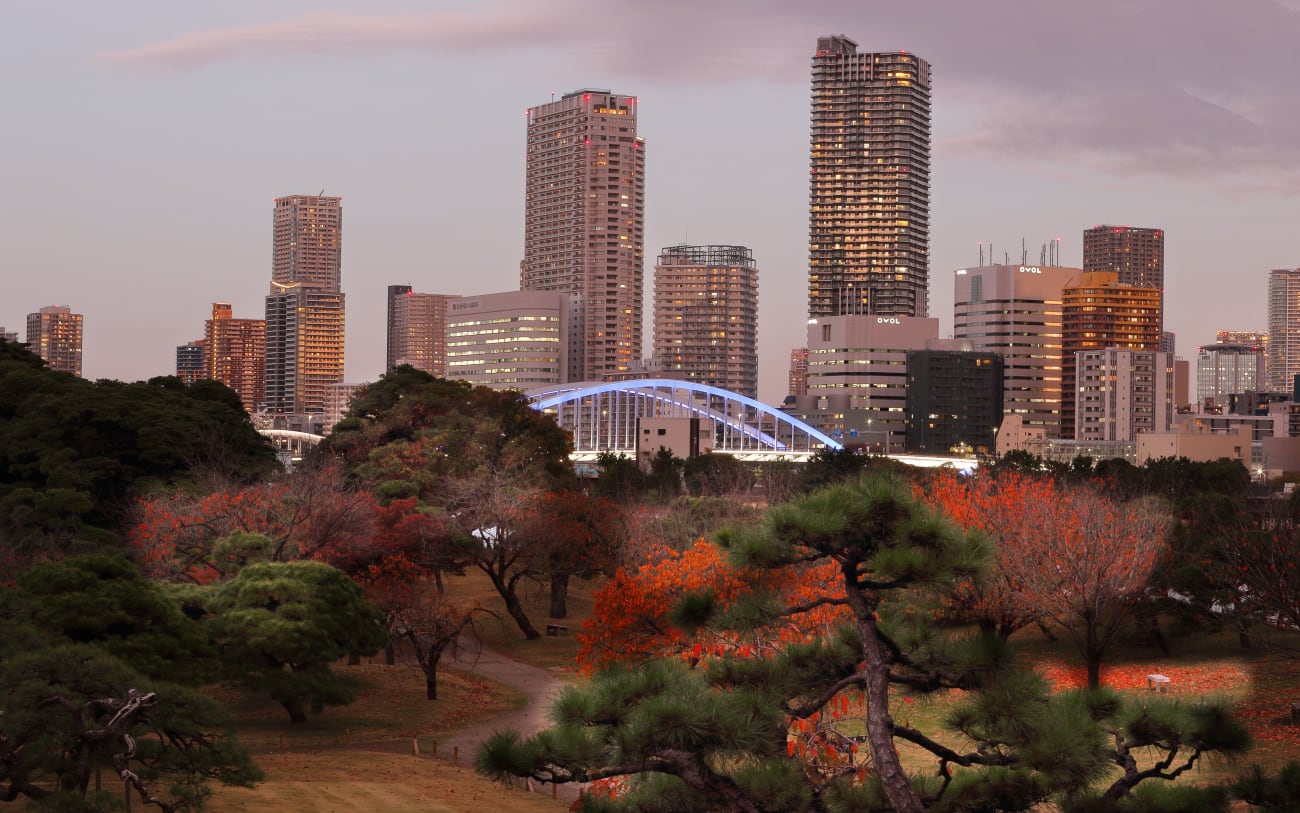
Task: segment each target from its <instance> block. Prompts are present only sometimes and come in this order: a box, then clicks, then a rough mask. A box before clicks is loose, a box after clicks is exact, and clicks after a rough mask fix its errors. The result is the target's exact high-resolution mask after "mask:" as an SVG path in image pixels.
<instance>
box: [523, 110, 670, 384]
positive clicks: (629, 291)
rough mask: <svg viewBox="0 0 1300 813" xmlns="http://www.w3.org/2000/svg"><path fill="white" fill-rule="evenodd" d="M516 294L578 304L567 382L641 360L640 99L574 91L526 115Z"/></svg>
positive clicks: (642, 179)
mask: <svg viewBox="0 0 1300 813" xmlns="http://www.w3.org/2000/svg"><path fill="white" fill-rule="evenodd" d="M526 169H527V177H526V181H525V203H524V260H523V263H522V264H521V266H520V287H521V288H522V289H524V290H531V291H558V292H561V293H567V294H577V295H578V297H577V298H575V299H573V300H572V302H573V304H574V307H575V309H576V312H575V314H574V316H575V319H576V321H575V323H574V330H575V335H574V337H573V339H574V340H573V342H572V343H571V344H570V348H569V353H570V358H569V363H568V365H567V368H568V370H569V375H570V378H571V380H575V381H577V380H591V381H598V380H602V379H604V378H606V377H608V376H611V375H614V374H617V373H620V372H624V371H626V370H627V369H628V367H629V366H630V365H631V364H632V362H634V361H639V360H640V359H641V353H642V348H641V343H642V341H641V322H642V297H643V290H642V289H643V287H644V278H645V267H644V263H645V238H644V230H645V141H644V140H643V139H641V138H640V137H639V136H638V135H637V99H636V98H635V97H633V96H622V95H619V94H616V93H612V92H610V91H608V90H590V89H588V90H577V91H574V92H572V93H567V94H565V95H564V96H563V97H561V98H560V99H559V100H557V101H551V102H548V103H546V104H541V105H538V106H536V107H533V108H530V109H529V111H528V156H527V166H526Z"/></svg>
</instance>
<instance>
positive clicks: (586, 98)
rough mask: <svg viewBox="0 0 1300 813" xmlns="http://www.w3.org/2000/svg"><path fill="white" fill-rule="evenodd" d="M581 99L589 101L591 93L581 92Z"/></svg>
mask: <svg viewBox="0 0 1300 813" xmlns="http://www.w3.org/2000/svg"><path fill="white" fill-rule="evenodd" d="M582 100H583V101H584V102H589V101H591V94H590V93H584V94H582Z"/></svg>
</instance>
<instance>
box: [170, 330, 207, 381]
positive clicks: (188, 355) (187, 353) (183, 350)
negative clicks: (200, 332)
mask: <svg viewBox="0 0 1300 813" xmlns="http://www.w3.org/2000/svg"><path fill="white" fill-rule="evenodd" d="M206 345H207V342H206V341H205V340H203V339H195V340H194V341H192V342H186V343H185V344H182V345H179V346H177V348H176V377H177V378H179V379H180V380H181V382H182V383H185V384H193V383H194V382H195V381H199V380H201V379H204V378H207V377H208V375H207V372H206V370H205V367H204V364H203V356H204V352H203V348H204V347H205V346H206Z"/></svg>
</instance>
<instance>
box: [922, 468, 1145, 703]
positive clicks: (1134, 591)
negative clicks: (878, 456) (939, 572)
mask: <svg viewBox="0 0 1300 813" xmlns="http://www.w3.org/2000/svg"><path fill="white" fill-rule="evenodd" d="M929 495H930V498H931V499H932V500H933V501H934V503H935V504H936V505H938V506H940V507H941V508H942V509H943V510H944V511H945V512H947V513H948V514H949V515H950V516H951V517H952V518H953V519H954V520H955V521H956V522H957V523H958V524H960V525H963V526H965V527H968V528H976V529H979V530H981V531H984V532H986V533H988V534H989V535H990V536H991V537H992V538H993V540H994V541H995V542H996V544H997V548H998V552H997V557H996V562H995V565H994V568H993V571H992V572H991V573H990V574H989V575H988V576H986V577H984V578H983V579H981V580H978V581H973V582H969V583H967V584H966V585H964V590H965V593H964V596H965V598H966V599H967V600H968V601H969V606H970V608H971V609H972V611H973V612H974V613H975V615H976V616H977V617H980V618H982V619H984V620H985V621H986V623H988V622H990V621H992V622H996V623H997V624H998V625H999V627H1001V629H1002V630H1003V631H1008V630H1010V629H1014V628H1015V626H1017V625H1023V624H1025V623H1028V622H1030V621H1033V620H1035V619H1036V618H1039V617H1041V618H1044V619H1048V620H1050V621H1052V622H1055V623H1056V624H1058V625H1060V626H1061V627H1063V628H1064V629H1065V630H1067V631H1068V633H1069V634H1070V637H1071V640H1072V641H1073V642H1074V644H1075V647H1076V648H1077V649H1078V651H1079V654H1080V655H1081V656H1082V657H1083V661H1084V665H1085V666H1086V668H1087V672H1088V685H1089V686H1091V687H1093V688H1096V687H1097V686H1099V685H1100V682H1101V663H1102V659H1103V657H1104V656H1105V654H1106V652H1107V651H1108V650H1109V649H1110V648H1111V647H1112V646H1113V645H1114V643H1115V641H1116V638H1117V636H1118V635H1119V633H1120V631H1121V630H1122V629H1123V628H1124V626H1125V624H1127V623H1128V622H1129V620H1130V619H1131V618H1132V617H1133V613H1134V610H1135V609H1136V608H1137V607H1138V606H1139V605H1140V604H1141V603H1142V601H1143V600H1144V599H1145V598H1146V590H1147V587H1148V585H1149V584H1150V582H1151V579H1152V577H1153V575H1154V573H1155V572H1156V569H1157V567H1158V566H1159V565H1160V564H1161V562H1162V560H1163V558H1164V557H1165V555H1166V553H1167V551H1168V544H1169V543H1168V538H1167V535H1168V531H1169V525H1170V519H1169V515H1168V513H1167V511H1166V510H1165V509H1164V507H1163V506H1162V505H1161V504H1160V503H1159V502H1157V501H1155V500H1151V499H1143V500H1130V501H1127V502H1121V501H1117V500H1114V499H1112V498H1110V497H1107V496H1105V495H1103V494H1101V493H1099V492H1098V491H1096V490H1094V489H1092V488H1089V487H1087V486H1085V485H1069V484H1062V483H1060V482H1058V481H1056V480H1054V479H1051V478H1047V477H1037V476H1034V475H1030V474H1023V473H1017V472H1008V473H1003V474H1000V475H998V476H996V477H994V476H986V475H980V476H976V477H973V478H964V479H959V478H956V477H940V478H938V479H937V480H935V481H934V484H933V486H932V487H931V488H930V489H929ZM1008 634H1009V632H1008Z"/></svg>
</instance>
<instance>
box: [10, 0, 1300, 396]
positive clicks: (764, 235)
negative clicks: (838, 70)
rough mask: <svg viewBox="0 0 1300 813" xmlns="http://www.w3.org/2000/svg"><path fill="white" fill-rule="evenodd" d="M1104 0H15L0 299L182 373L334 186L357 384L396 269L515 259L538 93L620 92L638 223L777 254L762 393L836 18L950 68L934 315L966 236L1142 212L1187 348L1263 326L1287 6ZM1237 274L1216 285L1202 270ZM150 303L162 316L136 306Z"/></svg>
mask: <svg viewBox="0 0 1300 813" xmlns="http://www.w3.org/2000/svg"><path fill="white" fill-rule="evenodd" d="M1103 5H1104V8H1098V7H1097V6H1096V5H1095V4H1089V5H1087V6H1085V5H1083V4H1077V3H1067V2H1057V3H1051V2H1049V3H1039V4H1029V3H1026V2H1010V0H998V2H991V3H989V4H986V5H981V6H980V7H979V8H950V7H948V6H944V7H943V8H944V13H943V14H937V13H935V10H936V8H938V5H937V4H936V3H934V2H929V3H927V2H918V3H915V4H911V5H909V6H908V7H906V8H886V9H872V10H866V9H862V8H860V7H858V6H857V5H856V4H851V3H848V2H811V3H809V4H805V5H804V6H802V7H800V9H798V10H797V11H796V10H794V9H793V8H791V9H786V8H785V6H784V4H777V3H774V2H768V0H759V2H754V3H751V4H747V5H746V7H745V8H744V9H743V11H744V13H743V14H741V13H739V10H737V9H735V8H733V7H731V6H727V5H720V6H718V7H710V8H707V9H698V8H694V7H691V8H690V10H689V11H688V7H687V6H686V5H685V4H682V3H677V2H667V3H665V4H662V5H656V6H655V7H654V8H653V9H651V8H643V7H639V6H636V5H635V4H615V6H614V7H612V8H610V9H608V12H609V13H608V14H606V13H605V12H606V7H605V6H601V7H597V6H595V5H594V4H590V3H586V2H570V3H543V2H538V3H531V4H526V5H525V4H520V3H486V4H481V5H480V4H475V5H472V6H464V7H461V8H460V10H459V11H458V12H452V11H446V10H444V11H437V12H429V11H427V9H426V6H425V4H417V3H414V2H396V1H393V2H380V3H377V4H361V3H359V2H346V3H345V2H337V3H298V4H295V5H292V6H288V7H281V8H280V9H279V10H267V9H266V7H265V6H264V5H263V4H254V3H251V2H246V1H243V0H236V1H235V2H232V3H230V4H226V5H224V6H223V7H222V8H220V9H219V10H218V9H208V10H202V9H188V8H187V9H181V8H177V7H173V6H170V5H167V4H163V3H160V2H150V1H149V0H146V1H145V2H142V3H141V5H140V9H139V12H140V13H138V14H136V15H133V16H132V17H131V18H130V19H127V18H126V16H125V15H120V14H116V13H114V12H113V11H111V10H109V9H101V8H99V7H98V6H97V5H95V4H80V8H81V10H82V12H83V13H81V14H79V15H77V17H76V19H75V22H73V23H68V22H66V20H65V17H66V15H63V14H56V11H58V10H57V9H46V8H43V7H41V6H32V7H28V8H23V9H20V10H8V11H6V12H4V16H5V18H6V23H7V25H5V26H0V44H2V45H3V46H4V48H0V65H3V67H4V68H6V70H5V71H4V75H5V76H7V77H11V78H10V79H9V80H8V83H7V84H6V91H7V96H8V98H10V99H11V100H12V101H11V108H12V110H11V121H13V122H14V123H15V125H14V126H13V127H12V128H11V129H12V132H11V133H10V139H9V141H10V146H9V148H8V151H9V155H10V156H11V157H13V156H16V157H17V158H18V159H20V160H9V161H6V162H4V163H3V164H0V175H2V177H3V180H4V181H5V182H6V188H7V190H8V191H9V192H10V194H9V195H8V196H6V200H5V201H4V202H3V203H0V206H3V207H4V209H3V213H2V214H3V217H0V244H3V245H5V246H6V253H5V256H4V257H3V258H0V267H2V268H4V273H3V274H2V275H0V280H2V282H0V324H4V325H7V326H9V327H10V329H13V326H14V325H20V324H21V323H22V320H23V318H24V317H25V314H27V313H29V312H32V311H34V310H37V309H38V308H40V307H42V306H44V305H47V304H50V303H52V302H58V303H66V304H68V305H70V306H71V307H72V308H73V309H74V310H76V311H77V312H80V313H84V314H85V315H86V320H87V321H86V324H87V326H88V327H87V333H86V336H85V359H84V370H85V375H86V376H87V377H90V378H99V377H113V378H121V379H124V380H135V379H141V378H147V377H149V376H152V375H158V374H163V373H167V372H170V371H171V370H172V369H173V366H174V351H175V347H176V346H178V345H180V344H183V343H184V342H186V341H189V340H191V339H193V338H194V337H195V335H197V333H196V329H197V328H198V326H200V325H201V324H202V321H203V319H204V318H205V316H206V315H207V313H208V310H209V309H210V306H211V303H212V302H214V301H222V302H232V303H233V304H234V307H235V310H236V311H237V312H241V313H256V312H258V311H259V310H261V307H260V306H261V298H262V296H263V295H264V293H265V286H266V279H267V278H268V276H269V274H268V273H267V272H268V270H269V269H268V265H269V261H268V256H267V245H268V243H269V242H270V241H269V236H268V235H267V233H266V232H267V230H266V221H265V211H266V206H267V203H268V202H269V201H270V200H271V199H272V198H273V197H274V196H276V195H282V194H287V193H309V192H315V191H316V190H319V189H321V188H322V187H324V188H325V192H326V193H327V194H331V195H341V196H343V197H344V198H345V200H346V205H347V206H348V211H349V223H348V226H349V232H348V243H347V244H346V247H345V250H344V259H343V263H344V265H345V266H346V267H347V269H348V280H347V282H346V283H345V285H344V289H345V290H346V291H347V292H348V294H349V303H348V305H349V308H348V310H349V314H348V325H347V337H348V347H347V351H348V359H347V372H346V375H345V379H346V380H348V381H362V380H373V379H374V378H375V377H377V376H378V375H379V374H380V373H381V372H382V370H383V366H384V358H385V326H384V320H385V309H386V304H385V292H386V289H387V286H388V285H390V284H395V283H409V284H411V285H413V286H414V287H415V289H416V290H421V291H437V292H440V293H441V292H445V293H448V294H476V293H480V292H482V291H493V290H502V291H503V290H509V289H511V288H514V287H516V286H517V280H518V273H519V270H518V261H519V258H520V257H521V256H523V249H522V245H523V233H524V226H523V204H522V197H523V196H522V195H521V194H520V192H521V191H522V189H523V176H524V158H523V155H524V150H525V126H524V121H523V118H524V117H523V113H524V111H525V109H526V108H527V107H528V106H530V105H535V104H537V102H538V101H539V100H541V99H545V98H547V97H548V96H549V95H550V94H551V93H552V92H555V94H556V98H559V96H560V95H562V94H563V93H566V92H568V91H571V90H573V89H576V88H583V87H611V88H617V89H619V90H620V91H622V92H627V93H631V94H635V95H636V96H637V97H638V99H639V100H640V109H639V118H640V123H639V134H640V135H643V136H645V137H646V139H647V141H648V143H650V144H651V146H652V147H653V148H654V151H655V155H654V157H653V159H652V160H651V161H650V162H649V165H648V176H647V179H646V224H647V225H646V238H645V240H646V243H647V244H648V245H649V246H652V247H658V246H667V245H673V244H676V243H680V242H683V241H689V242H692V243H718V244H740V245H746V246H749V247H750V248H752V250H753V251H754V253H755V256H757V257H760V258H762V264H763V267H764V271H765V274H764V285H763V291H764V295H763V297H762V298H761V300H760V316H759V343H760V386H759V389H760V396H761V397H762V398H764V399H765V400H769V401H772V400H779V399H780V397H781V396H782V395H783V394H784V389H785V380H786V376H787V372H788V363H789V352H790V349H791V348H792V347H797V346H801V345H802V343H803V334H804V329H805V325H804V322H805V319H806V311H805V310H804V307H803V304H804V303H806V296H807V288H806V286H807V272H808V256H807V251H808V249H807V243H808V234H807V228H808V222H807V205H808V198H807V191H808V176H807V172H808V166H807V159H808V155H807V145H808V82H809V75H810V63H811V59H812V54H813V50H814V47H815V43H816V40H817V38H818V37H819V36H825V35H827V34H831V33H836V34H838V33H842V34H844V35H846V36H848V37H850V38H852V39H854V40H856V41H857V42H858V43H859V47H860V48H861V49H863V50H869V51H895V50H904V49H905V50H907V51H909V52H913V53H916V54H918V55H920V56H921V57H923V58H924V59H925V60H926V61H927V62H929V63H930V65H931V66H932V68H933V71H934V76H935V78H934V95H933V98H932V108H933V117H934V122H933V127H934V156H933V164H932V168H931V187H932V195H931V223H930V280H929V282H930V308H929V313H930V314H931V315H932V316H935V317H937V318H939V319H940V321H941V335H943V336H947V335H951V333H952V319H953V315H952V299H953V290H952V283H951V281H950V275H951V274H952V272H953V271H954V270H955V269H956V268H961V267H965V266H967V265H969V266H975V265H976V264H977V259H978V254H977V248H976V245H977V241H980V240H983V241H984V242H985V244H986V246H987V244H989V243H992V244H993V249H992V251H991V252H990V254H995V255H996V257H997V259H998V260H1001V258H1002V257H1003V255H1004V252H1006V253H1009V254H1010V255H1012V259H1013V260H1014V259H1018V257H1019V252H1020V244H1021V240H1022V239H1024V240H1025V241H1026V243H1027V246H1028V253H1029V256H1030V258H1031V261H1032V260H1033V259H1035V258H1036V257H1037V256H1038V247H1039V246H1040V245H1041V244H1043V243H1046V242H1048V241H1051V240H1053V239H1054V238H1057V237H1060V238H1062V243H1061V253H1060V256H1059V259H1058V263H1059V264H1060V265H1065V266H1079V265H1081V234H1082V231H1083V230H1084V229H1086V228H1088V227H1090V226H1092V225H1094V224H1097V223H1108V224H1116V225H1125V224H1131V225H1134V226H1146V227H1155V228H1160V229H1162V230H1163V231H1164V233H1165V235H1166V240H1167V247H1166V260H1165V266H1166V284H1167V297H1166V304H1165V312H1166V318H1165V328H1166V329H1167V330H1172V331H1174V332H1176V333H1177V334H1178V347H1179V349H1180V351H1181V355H1182V356H1183V357H1184V358H1190V357H1191V354H1192V348H1195V347H1196V346H1198V345H1202V344H1209V343H1212V342H1213V340H1214V331H1215V330H1219V329H1237V330H1258V329H1263V328H1264V326H1265V322H1266V316H1265V306H1266V301H1267V280H1268V273H1269V271H1270V270H1271V269H1274V268H1293V267H1295V266H1296V265H1297V264H1300V246H1297V245H1295V242H1294V240H1293V239H1292V238H1291V236H1290V235H1291V225H1290V224H1292V223H1294V221H1295V219H1296V216H1297V214H1300V204H1298V202H1297V198H1296V197H1295V196H1294V194H1293V193H1292V192H1290V191H1289V190H1290V189H1293V188H1295V187H1296V184H1295V183H1294V182H1295V177H1294V175H1295V173H1296V169H1295V167H1297V166H1300V162H1297V161H1296V160H1295V159H1296V157H1298V156H1297V154H1298V153H1300V139H1296V138H1295V137H1294V134H1295V133H1296V132H1297V131H1300V111H1297V110H1295V109H1294V106H1293V105H1290V104H1289V103H1288V99H1289V98H1290V94H1291V90H1290V88H1289V83H1290V80H1288V79H1286V77H1288V76H1294V75H1296V73H1297V71H1300V56H1298V55H1296V54H1294V53H1293V49H1291V48H1290V47H1289V43H1290V42H1292V41H1293V40H1294V36H1295V34H1296V33H1297V32H1300V14H1297V12H1296V9H1295V6H1296V5H1297V4H1296V3H1291V4H1290V5H1278V4H1275V3H1267V2H1262V0H1247V1H1246V2H1243V3H1240V4H1234V5H1233V6H1232V7H1231V8H1227V7H1224V6H1222V5H1221V4H1215V3H1210V2H1202V0H1190V1H1189V2H1178V3H1174V2H1170V1H1169V0H1166V1H1165V2H1156V3H1153V4H1149V5H1144V6H1143V7H1142V8H1141V9H1128V7H1127V6H1124V5H1123V4H1119V3H1114V4H1109V5H1105V4H1103ZM597 8H599V9H601V11H602V14H601V15H595V14H589V12H591V11H593V10H594V9H597ZM309 9H310V10H309ZM1123 9H1128V10H1127V11H1122V10H1123ZM729 12H735V13H729ZM1121 13H1123V15H1124V19H1125V25H1124V26H1122V27H1121V28H1120V29H1114V28H1113V27H1112V26H1111V25H1110V24H1109V23H1108V22H1107V20H1108V19H1110V18H1111V17H1113V16H1114V15H1118V14H1121ZM688 14H690V16H689V17H688V16H687V15H688ZM610 15H613V17H612V20H611V17H610ZM611 22H616V23H621V25H610V23H611ZM598 23H599V24H598ZM611 28H612V29H614V30H617V31H619V32H620V34H619V37H618V38H617V41H615V40H611V39H609V38H608V36H607V34H608V30H610V29H611ZM994 40H1000V41H998V42H996V43H995V44H997V45H1000V46H1001V47H997V48H989V47H988V46H989V44H990V42H993V41H994ZM538 43H543V44H542V45H539V44H538ZM1211 52H1213V53H1215V54H1216V56H1217V58H1216V60H1214V61H1213V62H1208V61H1206V60H1204V58H1203V55H1204V54H1205V53H1211ZM447 76H451V77H454V80H451V81H443V77H447ZM20 79H21V81H20ZM0 81H3V80H0ZM286 99H288V100H289V101H286ZM412 99H420V100H423V101H424V102H425V103H412V101H411V100H412ZM452 109H463V110H465V111H467V115H468V116H469V118H468V119H466V118H464V117H461V116H460V115H459V114H457V115H448V114H447V111H449V110H452ZM467 121H470V122H472V123H473V124H474V127H473V128H472V130H471V131H468V132H467V131H466V129H465V124H466V122H467ZM755 123H757V126H751V125H752V124H755ZM487 156H490V160H487ZM199 196H201V197H203V198H204V202H203V204H202V205H201V206H194V205H189V203H188V202H189V201H191V200H194V199H195V198H197V197H199ZM70 202H71V205H70ZM69 218H72V220H71V221H70V220H69ZM69 233H75V234H76V235H77V239H68V238H67V235H68V234H69ZM1225 275H1230V277H1231V284H1230V285H1228V286H1226V287H1227V290H1228V291H1229V292H1230V294H1231V295H1230V296H1227V297H1224V296H1216V297H1214V298H1213V301H1211V297H1207V296H1204V295H1203V293H1204V292H1205V291H1209V290H1216V291H1222V290H1223V287H1222V282H1223V277H1224V276H1225ZM643 295H644V296H645V297H647V298H649V297H650V296H652V291H650V290H648V289H647V290H645V291H644V292H643ZM162 303H165V304H166V308H165V311H166V315H165V316H163V317H162V318H152V317H151V318H149V319H144V318H141V317H142V316H143V314H145V313H146V312H150V311H151V310H152V309H153V308H154V307H156V306H158V305H160V304H162ZM650 350H651V348H649V347H648V346H644V345H643V347H642V350H641V352H642V355H649V353H650Z"/></svg>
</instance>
